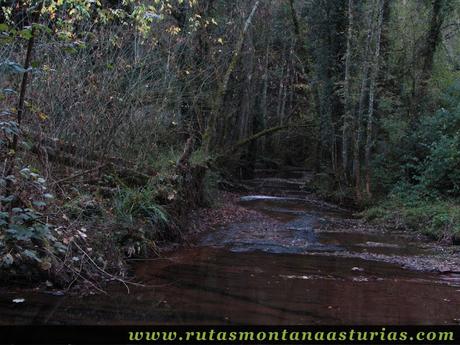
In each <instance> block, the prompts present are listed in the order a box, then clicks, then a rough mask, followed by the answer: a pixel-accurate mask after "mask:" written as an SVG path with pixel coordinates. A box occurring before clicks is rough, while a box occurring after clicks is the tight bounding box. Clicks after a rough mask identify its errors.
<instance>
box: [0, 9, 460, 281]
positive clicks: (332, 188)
mask: <svg viewBox="0 0 460 345" xmlns="http://www.w3.org/2000/svg"><path fill="white" fill-rule="evenodd" d="M459 29H460V3H459V2H458V0H395V1H390V0H365V1H359V0H340V1H335V0H253V1H248V0H234V1H225V0H155V1H154V0H151V1H149V0H145V1H139V0H123V1H116V0H92V1H90V0H57V1H54V0H43V1H39V0H23V1H19V0H3V1H2V2H1V11H0V129H1V134H0V145H1V151H0V156H1V163H0V164H1V165H0V167H1V171H2V175H1V176H0V187H1V190H2V193H1V199H0V201H1V210H0V269H1V270H2V271H3V272H8V273H11V276H12V277H13V278H14V277H18V276H21V277H22V276H24V274H27V275H28V276H31V277H35V276H37V275H38V276H40V277H41V276H43V275H44V276H47V277H50V276H52V277H53V279H56V280H58V281H65V282H69V281H73V280H77V279H79V278H84V279H90V280H97V279H98V278H97V277H99V276H101V275H102V276H104V277H111V278H113V277H123V275H124V274H125V266H126V263H125V262H124V259H125V258H126V257H132V256H148V255H152V253H155V252H156V251H157V249H158V246H160V245H161V244H162V243H164V242H167V241H172V240H177V239H179V238H180V237H181V234H182V232H184V231H186V230H187V214H188V212H189V210H191V209H193V208H196V207H198V206H211V205H212V202H213V199H214V196H215V193H218V189H231V190H238V188H239V180H240V179H248V178H251V177H253V176H254V171H255V169H256V168H275V169H276V168H279V167H283V166H296V167H302V168H305V169H309V170H311V171H312V172H314V179H313V183H312V184H311V185H308V186H305V188H307V189H311V190H312V191H313V192H315V193H317V194H318V195H320V196H321V197H322V198H324V199H326V200H330V201H333V202H336V203H339V204H341V205H344V206H346V207H350V208H353V209H356V210H359V211H362V216H364V217H366V219H368V220H370V221H371V220H372V221H381V222H384V223H386V224H391V225H392V226H395V227H400V228H404V229H409V230H416V231H420V232H423V233H425V234H428V235H429V236H431V237H432V238H434V239H438V240H442V241H444V242H445V243H455V242H457V241H458V240H459V238H460V206H459V204H458V201H459V197H460V134H459V133H460V132H459V129H460V81H459V78H460V60H459V49H460V35H459ZM117 279H121V278H117Z"/></svg>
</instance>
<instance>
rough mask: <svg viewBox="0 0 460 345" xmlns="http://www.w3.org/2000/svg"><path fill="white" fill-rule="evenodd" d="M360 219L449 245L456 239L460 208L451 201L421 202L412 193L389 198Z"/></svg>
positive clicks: (458, 234)
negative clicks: (404, 230)
mask: <svg viewBox="0 0 460 345" xmlns="http://www.w3.org/2000/svg"><path fill="white" fill-rule="evenodd" d="M362 215H363V216H364V217H365V219H367V220H368V221H379V222H380V223H383V224H386V225H389V226H390V227H397V228H403V229H409V230H412V231H416V232H420V233H423V234H425V235H427V236H429V237H432V238H434V239H438V240H444V241H448V242H452V241H453V240H455V239H458V238H459V236H460V206H459V205H458V204H457V203H456V202H455V201H449V200H439V199H431V198H423V197H420V196H419V195H416V193H412V194H403V193H400V194H393V195H391V196H390V197H389V198H388V199H386V200H385V201H384V202H382V203H381V204H379V205H378V206H374V207H371V208H369V209H367V210H366V211H364V212H363V213H362Z"/></svg>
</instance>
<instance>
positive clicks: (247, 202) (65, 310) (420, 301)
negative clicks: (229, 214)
mask: <svg viewBox="0 0 460 345" xmlns="http://www.w3.org/2000/svg"><path fill="white" fill-rule="evenodd" d="M304 180H305V176H303V175H301V176H297V177H296V178H288V179H287V178H261V179H257V180H253V181H250V182H249V184H250V185H252V187H253V190H254V191H255V192H257V193H254V194H253V195H248V196H245V197H242V198H241V201H240V203H241V205H244V207H247V208H251V209H256V210H258V211H261V212H263V213H265V214H266V215H268V216H269V217H271V218H272V219H273V220H274V225H272V226H269V227H267V226H265V225H264V224H260V223H257V222H245V223H237V224H231V225H230V226H226V227H222V228H219V229H216V230H215V231H212V232H209V233H206V234H202V235H199V236H197V238H196V239H195V241H194V242H195V245H194V246H192V247H189V248H183V249H179V250H177V251H175V252H172V253H170V254H169V255H167V256H166V257H165V258H162V259H157V260H151V261H145V262H140V263H139V264H137V265H136V266H135V272H136V277H137V279H138V280H140V281H142V282H143V283H144V284H146V285H147V286H146V287H137V288H133V289H131V292H130V294H127V293H126V290H123V288H120V287H119V286H117V287H114V288H113V289H112V290H111V291H109V296H90V297H85V298H77V297H67V296H61V297H59V296H50V295H46V294H39V293H29V294H27V295H26V296H21V297H25V298H26V302H25V303H22V304H13V303H12V302H11V301H12V299H13V298H16V297H18V296H17V294H16V293H15V292H2V293H1V294H0V311H1V314H0V315H1V316H0V324H13V323H14V324H23V323H47V324H152V323H158V324H200V323H201V324H248V323H250V324H456V323H459V322H460V321H459V320H460V277H459V276H457V275H455V274H452V275H440V274H436V273H427V272H418V271H412V270H408V269H403V268H402V267H401V266H400V265H396V264H390V263H385V262H379V261H375V260H367V259H363V258H360V257H358V256H359V255H361V254H366V255H371V254H375V255H387V256H391V255H399V256H408V257H417V256H419V257H423V256H424V255H426V252H427V251H428V249H427V248H425V247H423V246H419V245H418V244H417V243H413V242H411V241H409V240H408V239H407V238H405V237H400V236H389V235H382V234H372V233H371V234H366V233H345V232H339V231H337V232H335V231H334V229H333V228H332V229H331V230H330V231H327V232H320V231H317V228H318V226H319V225H320V224H324V223H327V222H329V221H331V219H347V218H350V217H351V215H350V214H349V213H348V212H347V211H344V210H341V209H339V208H337V207H335V206H333V205H327V204H324V203H317V202H315V201H314V200H308V199H306V198H305V193H303V192H301V188H299V187H300V186H301V185H302V184H303V183H304V182H303V181H304ZM344 254H350V255H348V256H347V255H344ZM355 254H356V255H355Z"/></svg>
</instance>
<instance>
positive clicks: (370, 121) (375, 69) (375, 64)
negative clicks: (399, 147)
mask: <svg viewBox="0 0 460 345" xmlns="http://www.w3.org/2000/svg"><path fill="white" fill-rule="evenodd" d="M384 5H385V0H380V4H379V12H378V24H377V32H376V38H375V52H374V56H373V59H372V70H371V77H370V84H369V109H368V118H367V134H366V148H365V157H364V160H365V171H366V193H367V195H368V196H369V197H371V196H372V193H371V167H370V160H371V151H372V147H373V144H374V142H373V125H374V98H375V84H376V80H377V77H378V73H379V62H380V42H381V36H382V25H383V15H384V13H383V12H384V11H383V9H384Z"/></svg>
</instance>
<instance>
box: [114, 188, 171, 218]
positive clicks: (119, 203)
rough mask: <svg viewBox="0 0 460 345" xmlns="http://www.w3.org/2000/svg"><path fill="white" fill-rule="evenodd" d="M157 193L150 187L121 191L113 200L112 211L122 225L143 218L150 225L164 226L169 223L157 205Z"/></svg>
mask: <svg viewBox="0 0 460 345" xmlns="http://www.w3.org/2000/svg"><path fill="white" fill-rule="evenodd" d="M157 193H158V191H157V190H156V189H155V188H152V187H149V186H147V187H142V188H135V189H131V188H124V189H121V190H120V191H119V192H118V194H117V195H116V197H115V200H114V205H115V207H114V211H115V215H116V216H117V218H118V219H119V220H120V221H121V222H123V223H134V221H135V219H136V218H140V217H142V218H144V219H146V220H148V221H149V222H150V223H151V224H152V225H157V226H160V227H162V226H165V225H167V224H168V222H169V217H168V214H167V212H166V211H165V210H164V209H163V207H161V206H160V205H158V204H157V201H156V197H157Z"/></svg>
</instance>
